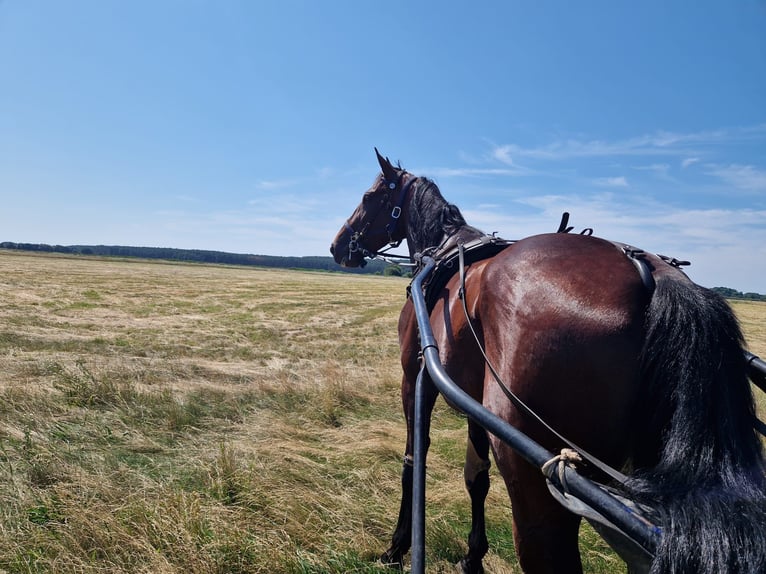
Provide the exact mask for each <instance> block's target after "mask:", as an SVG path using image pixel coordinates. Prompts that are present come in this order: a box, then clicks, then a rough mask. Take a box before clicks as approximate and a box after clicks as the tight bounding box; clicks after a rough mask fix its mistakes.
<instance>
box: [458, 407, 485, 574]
mask: <svg viewBox="0 0 766 574" xmlns="http://www.w3.org/2000/svg"><path fill="white" fill-rule="evenodd" d="M489 467H490V462H489V439H488V437H487V432H486V431H485V430H484V429H483V428H482V427H481V426H480V425H478V424H476V423H475V422H473V421H472V420H470V419H469V420H468V445H467V449H466V455H465V467H464V468H463V477H464V479H465V487H466V490H467V491H468V494H469V495H470V496H471V533H470V534H469V535H468V554H466V555H465V557H464V558H463V559H462V560H461V561H460V568H461V570H462V572H463V573H464V574H479V573H481V572H484V567H483V566H482V564H481V561H482V559H483V558H484V555H485V554H486V553H487V550H488V549H489V544H488V543H487V532H486V525H485V521H484V501H485V500H486V499H487V493H488V492H489Z"/></svg>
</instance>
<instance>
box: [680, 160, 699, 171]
mask: <svg viewBox="0 0 766 574" xmlns="http://www.w3.org/2000/svg"><path fill="white" fill-rule="evenodd" d="M699 161H700V158H698V157H687V158H685V159H684V160H682V161H681V167H682V168H683V169H686V168H687V167H689V166H691V165H694V164H695V163H698V162H699Z"/></svg>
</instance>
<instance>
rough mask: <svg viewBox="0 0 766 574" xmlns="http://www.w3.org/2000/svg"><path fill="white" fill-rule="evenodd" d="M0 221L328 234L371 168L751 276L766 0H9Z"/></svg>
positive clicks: (119, 236) (237, 238) (761, 215)
mask: <svg viewBox="0 0 766 574" xmlns="http://www.w3.org/2000/svg"><path fill="white" fill-rule="evenodd" d="M0 82H2V84H0V198H1V199H2V203H1V204H0V241H17V242H34V243H38V242H40V243H58V244H77V243H80V244H122V245H147V246H167V247H179V248H199V249H217V250H225V251H233V252H239V253H258V254H272V255H327V254H328V246H329V243H330V241H331V240H332V238H333V236H334V235H335V233H336V231H337V230H338V228H339V227H340V226H341V224H342V223H343V221H344V219H345V218H346V217H347V216H348V215H349V214H350V213H351V211H352V210H353V208H354V207H355V206H356V204H357V203H358V201H359V199H360V198H361V195H362V193H363V191H364V190H365V189H367V187H368V186H369V185H370V183H371V182H372V180H373V179H374V177H375V175H376V172H377V164H376V162H375V156H374V152H373V146H377V147H378V148H379V149H380V150H381V151H382V152H383V153H384V154H386V155H388V156H390V157H391V159H392V160H400V161H401V162H402V165H403V166H404V167H405V168H407V169H408V170H409V171H411V172H413V173H416V174H418V175H426V176H429V177H431V178H433V179H434V180H435V181H436V182H437V183H438V185H439V187H440V188H441V190H442V193H443V194H444V195H445V197H447V199H448V200H450V201H452V202H454V203H456V204H457V205H458V206H459V207H460V208H461V209H462V210H463V212H464V214H465V216H466V218H467V219H468V220H469V222H470V223H472V224H474V225H476V226H478V227H480V228H483V229H484V230H486V231H497V232H499V233H500V235H502V236H504V237H507V238H513V239H518V238H521V237H524V236H526V235H531V234H535V233H541V232H547V231H553V230H555V228H556V226H557V225H558V221H559V218H560V215H561V212H563V211H569V212H570V213H571V214H572V219H571V224H573V225H575V226H576V227H577V228H578V229H580V228H583V227H593V228H594V229H595V231H596V234H597V235H600V236H602V237H607V238H610V239H615V240H620V241H624V242H628V243H631V244H634V245H636V246H638V247H641V248H643V249H645V250H647V251H653V252H659V253H663V254H667V255H672V256H676V257H678V258H680V259H690V260H691V261H692V266H691V267H690V268H689V269H688V272H689V275H690V276H691V277H692V278H693V279H694V280H695V281H697V282H699V283H701V284H703V285H706V286H717V285H725V286H730V287H734V288H736V289H739V290H743V291H757V292H760V293H766V265H764V263H766V1H764V0H720V1H707V0H702V1H697V2H691V1H688V2H681V1H658V0H648V1H644V2H635V1H632V2H623V1H600V2H594V1H589V0H584V1H580V2H563V1H559V2H553V1H550V2H532V1H524V2H521V1H516V0H505V1H491V0H490V1H487V2H477V3H474V4H472V5H471V6H470V7H468V4H467V3H465V2H452V1H441V2H405V1H400V0H391V1H389V2H368V1H365V0H326V1H322V2H320V1H318V0H316V1H303V2H298V1H294V0H273V1H266V0H263V1H256V0H253V1H239V2H238V1H233V0H222V1H218V2H213V1H203V0H185V1H180V0H152V1H146V0H131V1H130V2H118V1H116V0H92V1H86V0H73V1H70V2H59V1H52V0H48V1H46V0H0Z"/></svg>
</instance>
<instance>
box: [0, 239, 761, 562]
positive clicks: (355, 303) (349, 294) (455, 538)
mask: <svg viewBox="0 0 766 574" xmlns="http://www.w3.org/2000/svg"><path fill="white" fill-rule="evenodd" d="M406 284H407V283H406V281H405V280H402V279H399V278H388V277H367V276H358V275H344V274H327V273H309V272H301V271H283V270H266V269H256V268H242V267H224V266H205V265H191V264H178V263H163V262H147V261H138V260H106V259H98V258H85V257H81V258H78V257H66V256H57V255H50V254H46V255H42V254H30V253H22V252H14V251H2V250H0V290H1V291H2V303H1V304H0V572H8V573H14V574H16V573H32V572H56V573H75V572H76V573H91V572H92V573H95V572H110V573H121V572H125V573H127V572H145V573H150V572H151V573H171V572H172V573H175V572H184V573H188V574H191V573H221V574H223V573H254V572H270V573H273V572H285V573H323V572H328V573H329V572H386V571H388V570H387V569H385V568H383V567H381V566H379V565H377V564H376V563H375V559H376V557H377V556H378V555H379V554H380V552H381V551H382V550H384V549H385V548H386V545H387V543H388V541H389V537H390V534H391V530H392V528H393V526H394V522H395V518H396V512H397V509H398V501H399V489H400V483H399V476H400V469H401V455H402V451H403V445H404V425H403V418H402V415H401V407H400V402H399V377H400V374H399V364H398V352H397V341H396V322H397V317H398V311H399V308H400V307H401V305H402V303H403V301H404V296H405V295H404V293H405V287H406ZM735 309H736V310H737V312H738V313H739V314H740V316H741V317H742V320H743V324H744V326H745V328H746V331H747V332H748V334H749V335H750V334H752V339H751V349H752V350H753V351H754V352H756V353H757V354H760V355H762V356H763V355H766V333H765V332H764V328H763V327H762V326H763V324H764V322H763V318H764V317H766V305H763V304H757V303H742V304H739V303H736V304H735ZM464 435H465V421H464V420H463V418H462V417H460V416H459V415H457V414H455V413H454V412H452V411H451V410H449V409H448V408H447V407H446V406H444V404H443V403H442V402H440V403H439V404H438V406H437V410H436V413H435V418H434V424H433V432H432V438H433V442H432V449H431V452H430V454H429V467H428V484H427V488H428V501H429V502H428V522H427V528H428V531H427V546H428V555H427V559H428V565H429V566H428V570H429V572H443V571H452V568H453V566H452V564H453V563H454V562H456V561H457V560H458V559H459V558H460V557H461V556H462V553H463V552H464V551H465V538H466V536H467V533H468V530H469V523H470V520H469V507H468V500H467V496H466V495H465V493H464V490H463V485H462V456H463V449H464V444H465V439H464ZM493 472H494V471H493ZM508 506H509V505H508V502H507V497H506V495H505V492H504V490H503V488H502V486H501V484H500V480H499V477H497V476H496V475H495V476H494V482H493V487H492V491H491V493H490V497H489V500H488V507H489V509H490V511H489V514H488V522H489V536H490V545H491V550H490V554H489V556H488V559H487V569H488V571H491V572H498V573H500V572H518V568H517V565H516V561H515V556H514V551H513V545H512V542H511V526H510V510H509V508H508ZM582 550H583V555H584V561H585V567H586V571H588V572H600V573H606V572H610V573H612V572H624V568H623V566H622V563H621V562H620V561H619V560H618V559H617V558H616V557H615V555H614V554H613V553H612V552H611V551H610V550H609V549H608V548H607V547H606V545H605V544H604V543H603V542H601V540H600V539H599V538H598V537H597V536H595V534H593V532H592V531H591V530H590V529H588V528H585V529H584V531H583V535H582Z"/></svg>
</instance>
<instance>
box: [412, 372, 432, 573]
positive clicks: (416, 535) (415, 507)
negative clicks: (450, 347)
mask: <svg viewBox="0 0 766 574" xmlns="http://www.w3.org/2000/svg"><path fill="white" fill-rule="evenodd" d="M425 370H426V367H425V363H424V364H423V365H422V366H421V368H420V372H419V373H418V378H417V380H416V381H415V417H414V422H413V426H414V428H413V438H412V556H411V564H410V571H411V572H412V574H421V573H423V572H425V567H426V556H425V554H426V552H425V549H426V453H427V449H428V445H427V444H426V441H427V440H428V431H427V429H428V426H429V424H430V421H428V420H427V417H428V413H426V412H425V404H426V386H427V385H428V383H429V381H427V380H424V379H427V375H426V373H425Z"/></svg>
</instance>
